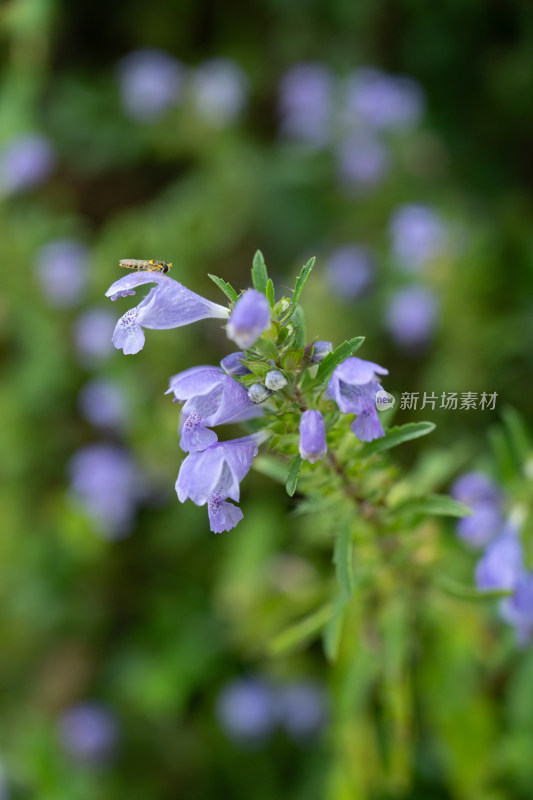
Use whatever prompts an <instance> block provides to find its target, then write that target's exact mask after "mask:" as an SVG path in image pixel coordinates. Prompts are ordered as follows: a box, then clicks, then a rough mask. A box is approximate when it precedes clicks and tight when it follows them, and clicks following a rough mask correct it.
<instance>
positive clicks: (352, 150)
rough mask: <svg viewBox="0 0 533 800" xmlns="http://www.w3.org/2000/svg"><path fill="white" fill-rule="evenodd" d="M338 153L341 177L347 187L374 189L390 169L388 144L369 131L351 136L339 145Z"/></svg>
mask: <svg viewBox="0 0 533 800" xmlns="http://www.w3.org/2000/svg"><path fill="white" fill-rule="evenodd" d="M337 155H338V173H339V179H340V181H341V182H342V184H343V185H344V186H345V188H347V189H359V190H362V191H364V190H370V189H373V188H375V187H376V186H377V185H378V184H379V183H381V181H382V180H383V178H384V177H385V175H386V174H387V172H388V170H389V165H390V158H389V152H388V150H387V148H386V146H385V145H384V144H383V142H381V141H380V140H379V139H376V138H375V137H374V136H371V135H369V134H368V133H366V134H363V133H357V134H354V135H353V136H350V137H349V138H348V139H346V140H345V141H344V142H342V144H341V145H340V146H339V148H338V153H337Z"/></svg>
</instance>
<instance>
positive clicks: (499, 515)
mask: <svg viewBox="0 0 533 800" xmlns="http://www.w3.org/2000/svg"><path fill="white" fill-rule="evenodd" d="M451 495H452V497H453V498H455V499H456V500H459V502H461V503H465V504H466V505H468V506H470V508H471V509H472V512H473V513H472V514H471V516H469V517H463V518H462V519H460V520H459V522H458V523H457V528H456V530H457V535H458V536H459V538H460V539H462V540H463V541H465V542H467V543H468V544H470V545H472V546H473V547H484V546H485V545H487V544H488V543H489V542H490V541H491V540H492V539H494V538H495V537H496V536H497V535H498V534H499V533H500V532H501V530H502V528H503V526H504V518H503V495H502V492H501V489H500V488H499V486H498V485H497V484H496V483H495V482H494V481H493V480H492V479H491V478H489V476H488V475H485V474H484V473H482V472H467V473H465V474H464V475H462V476H461V477H460V478H458V479H457V480H456V481H455V483H454V484H453V486H452V488H451Z"/></svg>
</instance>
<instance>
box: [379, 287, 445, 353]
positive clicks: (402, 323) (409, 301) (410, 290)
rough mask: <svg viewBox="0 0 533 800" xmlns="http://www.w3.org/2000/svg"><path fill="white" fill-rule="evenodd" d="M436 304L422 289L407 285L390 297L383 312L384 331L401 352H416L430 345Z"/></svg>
mask: <svg viewBox="0 0 533 800" xmlns="http://www.w3.org/2000/svg"><path fill="white" fill-rule="evenodd" d="M438 311H439V303H438V300H437V296H436V295H435V292H433V291H432V290H431V289H428V288H426V287H424V286H407V287H405V288H404V289H400V290H399V291H397V292H396V294H394V295H393V296H392V297H391V299H390V301H389V303H388V306H387V308H386V311H385V321H386V326H387V329H388V331H389V333H390V335H391V336H392V338H393V339H394V341H395V342H396V344H398V345H399V346H400V347H401V348H402V349H404V350H406V351H414V352H419V351H421V350H424V349H425V348H426V347H427V345H429V344H430V342H431V339H432V337H433V333H434V330H435V325H436V323H437V317H438Z"/></svg>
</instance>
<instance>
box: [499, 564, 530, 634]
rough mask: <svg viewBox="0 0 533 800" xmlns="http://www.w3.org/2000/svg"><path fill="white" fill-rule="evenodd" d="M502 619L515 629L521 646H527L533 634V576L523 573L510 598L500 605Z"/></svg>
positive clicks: (506, 598)
mask: <svg viewBox="0 0 533 800" xmlns="http://www.w3.org/2000/svg"><path fill="white" fill-rule="evenodd" d="M500 614H501V616H502V618H503V619H504V620H505V621H506V622H508V623H509V624H510V625H512V626H513V628H514V629H515V634H516V639H517V642H518V644H519V645H520V646H522V647H523V646H525V645H527V644H528V643H529V642H530V640H531V635H532V634H533V575H532V574H531V573H530V572H525V571H524V572H523V573H522V575H521V576H520V579H519V580H518V582H517V583H516V585H515V587H514V592H513V594H512V595H511V596H510V597H505V598H504V599H503V600H502V601H501V603H500Z"/></svg>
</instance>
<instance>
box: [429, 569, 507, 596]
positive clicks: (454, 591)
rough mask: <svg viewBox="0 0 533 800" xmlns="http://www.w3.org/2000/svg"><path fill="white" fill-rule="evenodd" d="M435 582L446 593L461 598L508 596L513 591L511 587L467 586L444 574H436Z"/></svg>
mask: <svg viewBox="0 0 533 800" xmlns="http://www.w3.org/2000/svg"><path fill="white" fill-rule="evenodd" d="M434 580H435V584H436V586H438V587H439V589H442V591H443V592H446V594H450V595H452V597H459V598H460V599H461V600H476V601H477V600H494V599H497V598H499V597H509V595H511V594H512V593H513V591H512V589H509V590H507V589H490V590H488V591H481V590H480V589H476V587H475V586H469V585H467V584H464V583H459V581H456V580H454V579H453V578H448V577H447V576H446V575H437V576H436V577H435V578H434Z"/></svg>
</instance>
